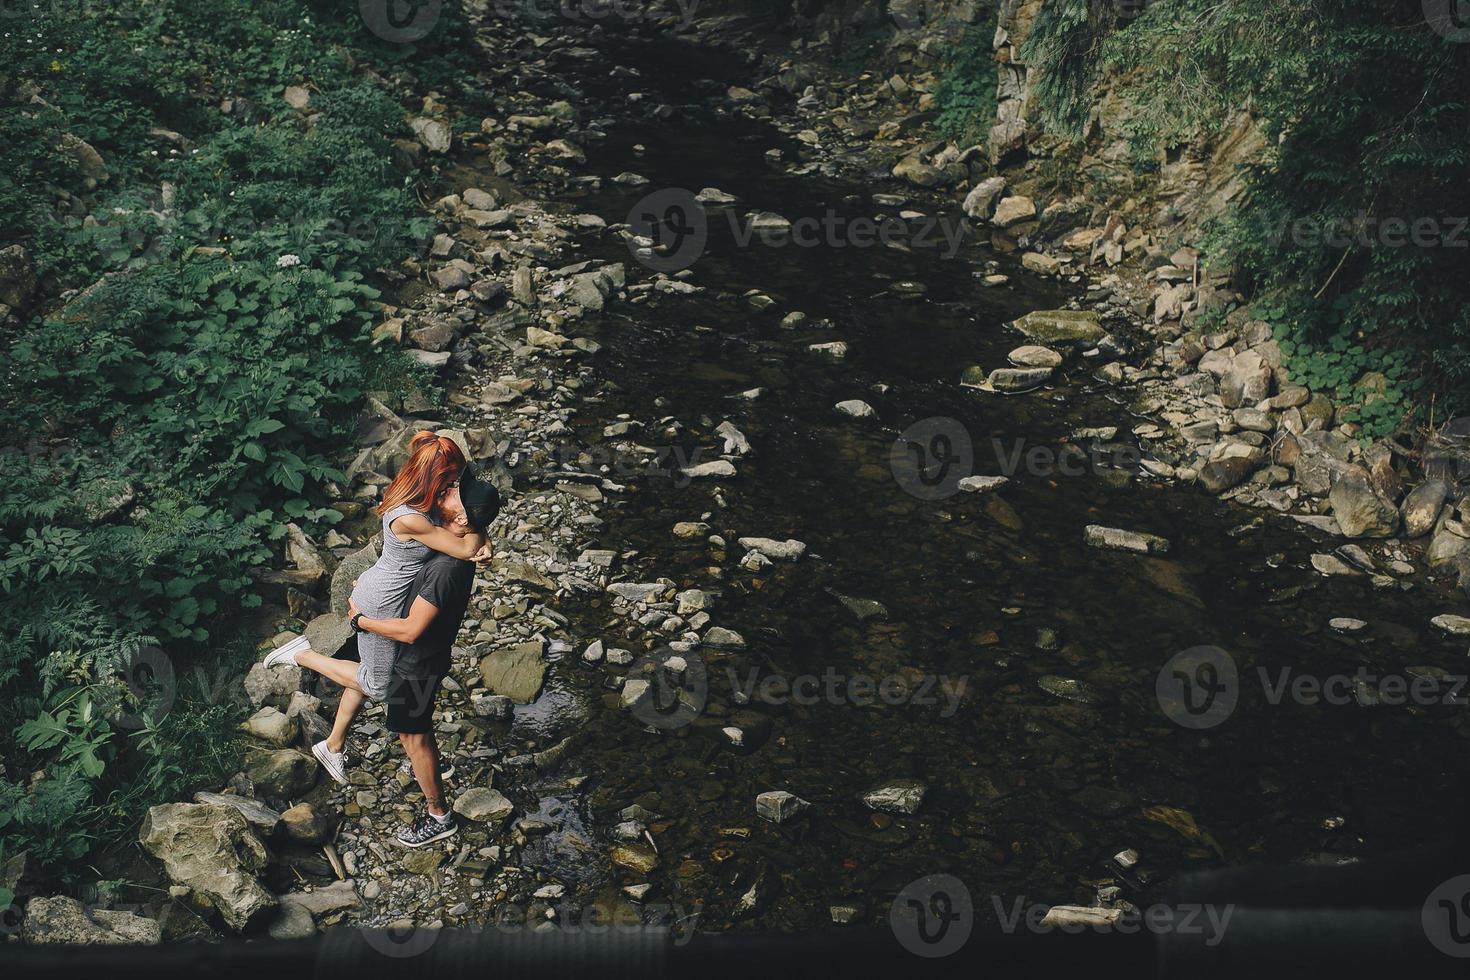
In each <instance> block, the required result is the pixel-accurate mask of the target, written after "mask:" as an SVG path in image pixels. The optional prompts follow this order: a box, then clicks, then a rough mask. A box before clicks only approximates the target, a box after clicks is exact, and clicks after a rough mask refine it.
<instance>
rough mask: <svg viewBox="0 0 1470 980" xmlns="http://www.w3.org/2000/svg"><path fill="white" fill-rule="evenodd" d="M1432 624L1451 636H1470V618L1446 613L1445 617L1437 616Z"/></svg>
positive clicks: (1432, 620)
mask: <svg viewBox="0 0 1470 980" xmlns="http://www.w3.org/2000/svg"><path fill="white" fill-rule="evenodd" d="M1430 622H1431V623H1433V624H1434V625H1435V626H1437V627H1438V628H1440V629H1442V630H1444V631H1445V632H1446V633H1448V634H1450V636H1470V617H1466V616H1455V615H1451V614H1450V613H1445V614H1444V615H1443V616H1435V617H1434V618H1433V619H1431V620H1430Z"/></svg>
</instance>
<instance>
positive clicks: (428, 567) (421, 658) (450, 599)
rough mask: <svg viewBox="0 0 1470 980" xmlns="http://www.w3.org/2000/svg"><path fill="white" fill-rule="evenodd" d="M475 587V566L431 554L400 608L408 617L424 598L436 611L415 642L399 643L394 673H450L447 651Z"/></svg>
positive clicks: (424, 674)
mask: <svg viewBox="0 0 1470 980" xmlns="http://www.w3.org/2000/svg"><path fill="white" fill-rule="evenodd" d="M474 584H475V565H474V563H473V562H468V561H461V560H459V559H458V558H451V557H449V556H448V555H443V554H439V553H437V552H436V553H434V554H433V555H431V556H429V560H428V561H427V562H425V564H424V567H423V568H422V569H420V570H419V574H418V577H417V578H415V579H414V582H413V591H412V592H410V593H409V596H408V602H407V603H406V604H405V605H404V607H403V615H404V616H407V615H408V611H409V609H410V608H412V607H413V603H414V600H415V599H418V598H423V599H424V601H426V602H429V603H431V604H432V605H433V606H434V608H436V609H438V610H439V614H438V615H436V616H435V617H434V618H433V619H432V620H431V621H430V622H429V625H428V627H427V628H426V629H425V630H424V632H423V635H422V636H420V637H419V639H418V642H417V643H411V644H410V643H400V644H399V645H398V657H397V659H396V660H394V662H393V672H394V673H395V674H400V675H402V676H404V677H442V676H444V675H445V674H448V673H449V651H450V649H451V648H452V647H453V646H454V638H455V637H456V636H457V635H458V634H459V624H460V623H461V622H462V621H463V620H464V614H465V610H466V609H468V608H469V605H470V590H471V589H472V588H473V587H474Z"/></svg>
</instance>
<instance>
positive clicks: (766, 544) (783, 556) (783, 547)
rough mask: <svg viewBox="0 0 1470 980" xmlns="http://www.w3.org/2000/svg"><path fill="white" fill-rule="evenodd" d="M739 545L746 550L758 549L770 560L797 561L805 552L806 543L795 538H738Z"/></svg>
mask: <svg viewBox="0 0 1470 980" xmlns="http://www.w3.org/2000/svg"><path fill="white" fill-rule="evenodd" d="M737 541H738V542H739V544H740V547H742V548H744V549H746V550H747V551H758V552H760V553H761V554H762V555H765V556H766V557H767V558H769V559H771V560H772V561H797V560H799V559H800V558H801V556H802V555H804V554H806V544H805V543H803V542H801V541H798V540H796V539H795V538H787V539H786V540H785V541H777V540H775V539H774V538H758V537H746V538H738V539H737Z"/></svg>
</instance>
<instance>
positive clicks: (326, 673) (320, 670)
mask: <svg viewBox="0 0 1470 980" xmlns="http://www.w3.org/2000/svg"><path fill="white" fill-rule="evenodd" d="M296 664H297V666H300V667H305V668H306V669H307V670H310V671H312V672H313V673H317V674H321V675H322V676H323V677H325V678H326V679H327V680H329V681H334V682H336V683H337V684H340V685H341V686H342V688H343V691H342V699H341V700H340V701H339V702H338V703H337V717H336V718H335V719H334V720H333V722H332V734H330V735H328V736H327V748H329V749H331V750H332V751H333V752H341V751H342V747H343V746H344V745H346V744H347V730H348V729H349V728H351V727H352V719H353V718H355V717H357V713H358V711H360V710H361V709H362V704H363V702H364V701H365V700H366V698H365V697H364V696H363V693H362V688H361V687H359V686H358V683H357V664H355V663H353V662H352V661H350V660H334V659H332V658H331V657H324V656H322V655H321V654H319V653H317V652H316V651H315V650H307V651H305V652H304V653H298V654H297V655H296Z"/></svg>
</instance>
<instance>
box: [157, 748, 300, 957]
mask: <svg viewBox="0 0 1470 980" xmlns="http://www.w3.org/2000/svg"><path fill="white" fill-rule="evenodd" d="M313 764H314V763H313ZM138 841H139V843H141V844H142V845H143V848H144V850H146V851H147V852H148V853H149V854H152V855H153V856H154V857H156V858H158V859H159V860H160V861H162V862H163V866H164V870H165V871H167V872H168V876H169V877H170V878H171V879H173V880H174V881H175V882H177V883H178V884H181V885H185V886H187V887H188V888H190V889H192V890H193V891H194V893H195V894H196V895H198V896H200V897H201V898H203V899H206V900H207V901H208V902H209V903H210V904H211V905H213V906H214V907H215V908H216V909H218V910H219V913H220V915H221V916H222V917H223V918H224V921H225V924H226V925H227V926H229V927H230V928H231V929H233V930H235V931H237V932H239V931H241V930H243V929H245V928H247V927H248V926H249V925H251V924H252V923H253V922H255V921H256V920H258V919H260V918H262V917H263V916H264V915H265V914H266V913H269V912H270V910H272V909H274V908H275V907H276V904H277V903H276V898H275V896H274V895H272V894H271V893H270V892H268V891H266V890H265V888H264V887H263V886H262V885H261V884H260V881H259V880H258V879H257V878H256V875H258V874H259V873H260V872H262V871H264V870H265V866H266V864H267V862H268V860H269V855H268V853H267V852H266V849H265V845H264V844H263V843H261V840H260V838H259V837H257V836H256V835H255V832H254V831H252V830H251V829H250V825H249V824H247V823H246V822H245V818H244V817H243V816H241V815H240V811H238V810H235V809H233V808H231V807H227V806H208V805H205V804H199V803H165V804H163V805H161V806H155V807H151V808H150V809H149V810H148V815H147V816H146V817H144V819H143V826H142V829H141V830H140V831H139V832H138Z"/></svg>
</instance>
